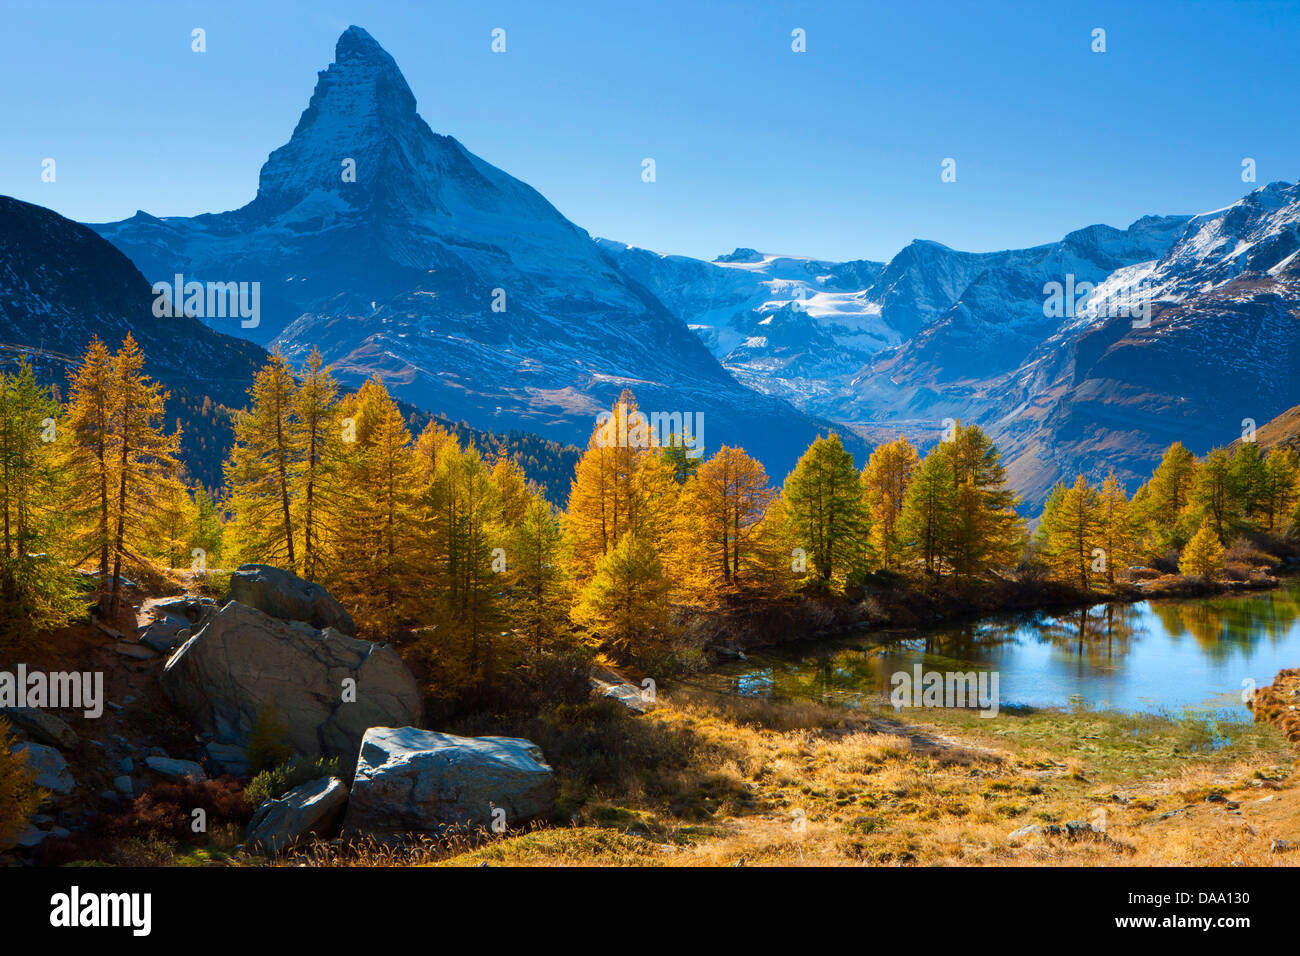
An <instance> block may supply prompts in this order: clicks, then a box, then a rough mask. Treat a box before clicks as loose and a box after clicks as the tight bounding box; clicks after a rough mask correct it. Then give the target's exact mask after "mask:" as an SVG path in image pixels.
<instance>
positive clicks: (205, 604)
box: [150, 594, 217, 624]
mask: <svg viewBox="0 0 1300 956" xmlns="http://www.w3.org/2000/svg"><path fill="white" fill-rule="evenodd" d="M150 608H151V609H152V610H153V613H154V617H155V619H160V620H168V621H173V622H178V623H182V624H197V623H198V622H199V621H200V620H201V619H202V617H203V615H205V614H207V613H208V612H209V611H215V610H216V608H217V602H216V601H214V600H212V598H207V597H193V596H190V595H187V594H183V595H180V596H179V597H173V598H164V599H163V600H160V601H154V602H153V603H152V604H151V605H150Z"/></svg>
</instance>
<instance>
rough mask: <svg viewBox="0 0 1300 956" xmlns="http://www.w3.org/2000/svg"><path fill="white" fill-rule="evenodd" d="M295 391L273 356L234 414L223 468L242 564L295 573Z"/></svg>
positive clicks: (278, 359)
mask: <svg viewBox="0 0 1300 956" xmlns="http://www.w3.org/2000/svg"><path fill="white" fill-rule="evenodd" d="M296 392H297V382H296V381H294V377H293V372H292V370H291V369H290V368H289V365H288V363H287V362H285V360H284V358H283V356H281V355H280V353H279V352H278V351H277V352H272V353H271V357H270V359H269V360H268V361H267V363H266V365H264V366H263V367H262V368H261V370H259V371H258V373H257V375H256V377H255V378H254V379H253V386H252V388H251V389H249V393H248V394H249V397H250V399H251V400H252V406H251V407H250V408H248V409H244V410H242V411H240V412H237V413H236V415H235V442H234V445H233V447H232V448H231V449H230V456H229V457H228V458H227V459H226V465H225V473H226V486H227V488H228V489H229V498H228V501H227V504H228V506H229V507H230V509H231V510H232V511H233V512H234V513H235V515H236V518H235V522H234V526H233V528H232V531H233V537H234V538H235V543H236V551H237V552H238V554H239V557H240V559H241V560H248V559H255V560H260V561H265V562H268V563H271V564H276V565H278V566H281V567H285V568H288V569H290V570H293V571H296V570H298V562H297V554H298V552H297V550H296V549H295V547H294V538H295V536H296V535H295V531H294V521H293V506H292V501H291V482H292V476H293V473H294V471H295V466H296V463H297V456H296V451H295V448H294V440H293V439H294V432H295V430H296V427H297V426H296V425H295V419H294V406H295V398H296Z"/></svg>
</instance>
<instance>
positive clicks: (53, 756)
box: [13, 740, 77, 795]
mask: <svg viewBox="0 0 1300 956" xmlns="http://www.w3.org/2000/svg"><path fill="white" fill-rule="evenodd" d="M13 752H14V753H20V752H21V753H26V754H27V766H28V768H29V769H31V770H34V771H36V786H38V787H42V788H44V789H46V790H49V791H50V792H51V793H57V794H60V795H63V794H69V793H71V792H72V788H73V787H75V786H76V785H77V782H76V781H75V780H74V779H73V778H72V774H71V773H69V772H68V762H67V761H66V760H64V759H63V754H61V753H59V752H58V751H57V750H55V749H54V748H53V747H47V746H45V745H44V744H33V743H29V742H27V741H25V740H20V741H19V742H18V743H17V744H15V745H14V748H13Z"/></svg>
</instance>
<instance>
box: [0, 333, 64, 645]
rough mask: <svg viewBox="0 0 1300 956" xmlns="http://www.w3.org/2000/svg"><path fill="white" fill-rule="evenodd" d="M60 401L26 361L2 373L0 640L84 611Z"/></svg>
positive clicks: (6, 640)
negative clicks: (74, 565) (75, 566)
mask: <svg viewBox="0 0 1300 956" xmlns="http://www.w3.org/2000/svg"><path fill="white" fill-rule="evenodd" d="M59 414H60V409H59V403H58V402H57V401H56V400H55V398H54V396H53V394H52V392H51V389H50V388H49V386H43V385H40V384H39V383H38V382H37V381H36V376H35V373H34V372H33V371H32V367H31V365H30V364H28V362H27V360H26V359H25V358H24V359H23V360H22V361H21V362H20V363H19V366H18V370H17V371H16V372H15V373H13V374H4V375H0V516H2V517H3V533H4V538H3V545H4V550H3V554H0V639H4V640H5V643H8V638H9V637H10V636H13V635H16V634H17V633H19V632H30V631H32V630H33V629H35V630H44V629H46V628H50V627H54V626H58V625H61V624H64V623H66V622H67V621H68V620H70V619H71V618H72V617H73V616H74V614H75V613H76V612H77V611H78V610H80V604H79V602H78V600H77V597H78V593H77V588H76V583H75V581H74V577H73V572H72V569H71V567H70V565H69V560H71V559H75V558H77V557H79V556H80V555H77V554H72V553H69V551H70V549H69V545H68V532H69V525H68V520H67V516H66V515H65V513H64V512H65V503H66V502H67V501H68V500H69V498H70V489H71V487H72V485H71V483H70V482H69V481H67V480H65V471H64V468H63V467H62V463H63V460H62V456H61V455H60V454H59V448H58V446H57V444H56V440H57V437H58V433H57V431H58V430H57V425H58V416H59Z"/></svg>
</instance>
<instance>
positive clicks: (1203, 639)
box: [1151, 589, 1300, 660]
mask: <svg viewBox="0 0 1300 956" xmlns="http://www.w3.org/2000/svg"><path fill="white" fill-rule="evenodd" d="M1298 598H1300V592H1297V591H1295V590H1292V589H1287V590H1278V591H1268V592H1261V593H1259V594H1257V595H1252V596H1250V597H1234V598H1214V599H1211V600H1206V601H1169V602H1160V603H1157V604H1153V605H1152V606H1151V613H1152V614H1153V615H1154V616H1155V617H1157V618H1158V619H1159V620H1160V624H1161V626H1163V627H1164V629H1165V631H1167V632H1168V633H1169V635H1170V636H1171V637H1176V638H1177V637H1187V636H1190V637H1191V638H1192V639H1193V640H1194V641H1196V645H1197V647H1198V648H1200V650H1201V651H1202V652H1203V653H1204V654H1205V655H1206V656H1207V657H1209V658H1211V659H1213V660H1226V659H1227V658H1228V657H1230V656H1232V654H1233V652H1234V651H1238V650H1239V651H1243V652H1249V651H1250V650H1251V649H1252V648H1254V647H1255V646H1256V645H1257V644H1259V643H1261V642H1262V641H1265V640H1268V641H1271V642H1274V643H1276V642H1277V641H1281V640H1283V639H1285V638H1286V637H1287V636H1288V635H1289V634H1290V633H1291V631H1292V629H1293V628H1294V626H1295V623H1296V621H1297V620H1300V600H1298Z"/></svg>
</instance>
